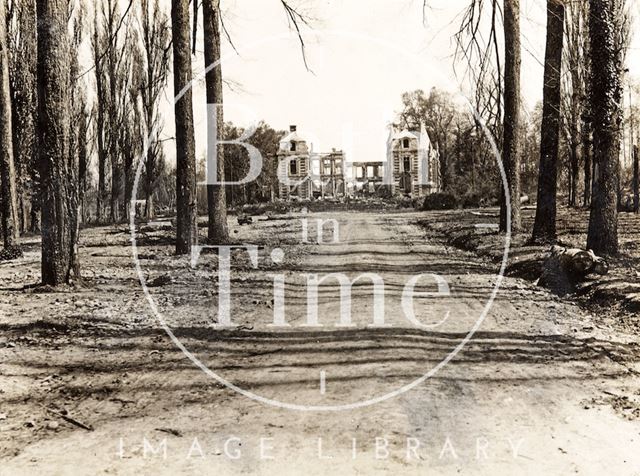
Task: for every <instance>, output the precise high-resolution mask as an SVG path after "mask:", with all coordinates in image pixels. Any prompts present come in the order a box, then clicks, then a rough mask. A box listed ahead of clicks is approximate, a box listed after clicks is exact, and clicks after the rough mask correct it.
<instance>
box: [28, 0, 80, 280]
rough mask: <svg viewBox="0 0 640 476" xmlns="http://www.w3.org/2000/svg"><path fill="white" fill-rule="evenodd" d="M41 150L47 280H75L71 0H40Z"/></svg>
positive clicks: (43, 253)
mask: <svg viewBox="0 0 640 476" xmlns="http://www.w3.org/2000/svg"><path fill="white" fill-rule="evenodd" d="M37 14H38V152H39V164H40V174H41V180H42V201H41V204H42V282H43V284H49V285H54V286H55V285H58V284H61V283H65V282H68V281H69V278H70V272H71V268H72V265H73V264H74V263H75V257H74V252H75V243H74V242H73V223H72V222H73V217H72V214H74V213H76V210H71V209H70V207H69V201H68V200H69V197H70V194H71V190H70V186H69V183H68V180H69V176H70V175H72V174H70V173H69V171H68V170H67V166H68V162H67V159H68V157H69V154H68V140H69V38H68V33H67V1H66V0H41V1H39V2H38V8H37Z"/></svg>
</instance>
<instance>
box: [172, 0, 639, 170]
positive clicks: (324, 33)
mask: <svg viewBox="0 0 640 476" xmlns="http://www.w3.org/2000/svg"><path fill="white" fill-rule="evenodd" d="M221 3H222V8H223V12H224V18H225V23H226V25H227V28H228V30H229V32H230V35H231V37H232V39H233V41H234V44H235V45H236V47H237V48H238V50H239V53H240V55H237V54H236V53H235V52H234V51H233V49H232V48H231V47H230V45H229V44H228V42H227V41H225V42H224V44H223V64H222V67H223V76H224V77H225V80H227V81H230V82H232V83H233V84H234V85H235V86H233V88H232V89H230V88H229V87H228V86H227V87H225V119H226V120H232V121H233V122H234V123H236V124H237V125H241V126H246V125H248V124H249V123H250V122H251V120H252V119H257V120H260V119H263V120H265V121H266V122H268V123H269V124H270V125H271V126H272V127H274V128H276V129H283V130H285V129H288V126H289V124H297V125H298V129H299V130H302V131H306V132H308V133H310V134H311V135H312V136H315V137H316V138H317V139H316V142H320V148H321V149H322V151H328V150H330V149H331V148H332V147H335V148H338V149H341V148H346V149H347V150H348V152H349V153H350V155H349V157H348V159H347V160H350V161H354V160H384V154H385V149H384V140H385V139H386V135H385V133H384V130H383V128H384V126H385V120H388V119H391V118H392V116H393V113H394V112H395V111H398V109H399V107H400V95H401V94H402V92H404V91H408V90H414V89H423V90H425V91H428V90H429V89H430V88H431V87H433V86H437V87H439V88H444V89H448V90H450V91H452V92H455V91H457V90H458V89H459V88H461V87H462V88H463V89H464V87H463V85H460V80H459V79H457V78H456V75H455V73H454V67H453V66H454V65H453V53H454V49H455V45H454V42H453V39H452V35H453V34H454V33H455V31H456V29H457V28H458V27H459V24H460V16H459V15H460V14H461V12H462V11H463V10H464V8H465V6H466V4H467V0H429V2H428V3H429V5H430V7H431V8H430V9H429V10H428V11H427V25H424V24H423V22H422V0H322V1H320V0H306V1H302V0H298V1H297V2H296V1H295V0H292V4H295V5H298V6H299V7H300V8H302V9H303V10H304V12H305V13H307V14H308V15H310V16H311V17H313V20H312V27H313V28H312V29H306V30H305V31H304V33H305V41H306V43H307V49H306V51H307V57H308V63H309V67H310V69H311V70H312V71H313V73H309V72H308V71H306V69H305V67H304V64H303V62H302V57H301V51H300V45H299V42H298V39H297V37H296V36H295V35H294V34H292V33H291V32H290V30H289V27H288V23H287V19H286V17H285V14H284V11H283V9H282V6H281V3H280V0H221ZM163 4H164V6H165V8H166V9H167V12H168V11H169V5H170V1H169V0H163ZM545 5H546V2H545V1H544V0H523V1H522V29H523V37H524V40H523V74H522V76H523V77H522V80H523V81H522V86H523V94H524V97H525V102H526V104H527V105H528V107H529V108H531V107H533V105H535V103H536V102H537V101H539V100H540V99H541V97H542V75H543V68H542V65H541V62H542V59H543V57H544V41H545V37H544V35H545V25H546V12H545ZM639 12H640V10H639V9H637V8H636V9H635V11H634V13H635V14H636V15H638V13H639ZM201 30H202V28H200V32H199V36H200V37H201V34H202V31H201ZM638 40H639V39H638V38H634V42H633V45H632V47H633V49H632V50H631V51H630V54H629V67H630V70H631V74H632V75H633V76H640V61H639V60H638V59H637V58H636V57H637V56H638V55H637V51H638V49H640V42H639V41H638ZM201 45H202V43H201V42H200V44H199V49H200V50H201V49H202V46H201ZM192 59H193V61H194V72H195V74H196V75H197V74H198V73H200V72H201V71H202V70H203V69H204V60H203V56H202V54H201V52H200V54H198V56H197V57H192ZM462 72H463V69H462V68H461V67H460V66H458V73H459V74H460V73H462ZM194 77H195V76H194ZM168 91H169V92H172V91H173V86H172V85H170V87H169V89H168ZM170 96H171V95H170V94H169V93H167V96H166V97H165V99H164V104H163V106H162V110H163V112H164V113H165V117H166V125H165V128H164V133H163V135H164V136H172V135H173V130H174V125H173V114H172V105H171V103H170V101H171V100H172V98H171V97H170ZM247 111H253V113H252V114H250V113H247ZM194 116H195V120H196V142H197V148H198V157H201V156H202V155H203V154H204V150H205V145H206V127H205V124H206V122H205V121H206V118H205V96H204V87H203V83H202V82H200V83H198V84H196V85H195V87H194ZM385 118H386V119H385ZM345 131H352V132H353V135H352V136H351V137H353V139H351V140H347V139H345V140H343V137H345ZM165 144H166V145H167V147H166V149H167V156H168V157H169V159H170V160H173V157H174V156H175V151H174V150H173V149H174V146H173V142H166V143H165Z"/></svg>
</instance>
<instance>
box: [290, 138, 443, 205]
mask: <svg viewBox="0 0 640 476" xmlns="http://www.w3.org/2000/svg"><path fill="white" fill-rule="evenodd" d="M277 159H278V178H279V188H278V192H279V197H280V198H281V199H283V200H292V199H299V200H311V199H327V198H337V199H340V198H343V197H346V196H360V195H373V194H376V193H378V191H379V189H380V187H383V186H386V187H389V188H390V192H391V194H392V195H403V196H407V197H411V198H419V197H422V196H425V195H428V194H430V193H435V192H438V191H440V174H439V170H440V168H439V156H438V151H437V149H436V148H434V147H433V146H432V143H431V140H430V139H429V135H428V134H427V132H426V131H425V130H424V127H423V128H422V130H421V131H418V132H411V131H408V130H402V131H394V130H392V131H391V133H390V137H389V140H388V142H387V160H386V161H375V162H374V161H364V162H348V161H347V160H346V159H347V158H346V157H345V154H344V152H343V151H338V150H335V149H333V150H332V151H331V152H325V153H321V152H316V151H314V150H313V144H312V141H311V140H309V139H308V138H306V137H305V136H304V135H303V134H301V133H300V132H298V130H297V127H296V126H295V125H292V126H290V128H289V133H288V134H287V135H286V136H284V137H283V138H282V139H281V140H280V144H279V148H278V154H277Z"/></svg>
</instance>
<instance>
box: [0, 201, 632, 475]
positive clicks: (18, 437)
mask: <svg viewBox="0 0 640 476" xmlns="http://www.w3.org/2000/svg"><path fill="white" fill-rule="evenodd" d="M426 216H427V218H428V216H429V215H428V214H427V215H426ZM280 218H281V219H277V220H262V219H261V220H260V221H257V222H255V223H254V224H252V225H250V226H246V227H238V226H235V225H234V226H233V232H234V233H233V235H234V237H235V239H236V240H237V242H238V244H240V243H253V244H256V245H259V248H258V256H259V259H258V263H257V266H255V263H254V264H252V263H251V262H250V260H249V255H248V253H247V252H246V251H243V250H241V249H238V250H236V251H234V252H233V254H232V260H231V268H232V273H231V289H232V298H231V313H230V316H231V319H232V321H233V323H234V324H236V325H237V326H238V327H237V328H235V329H223V330H219V329H216V328H214V327H212V324H213V323H215V321H216V319H217V316H216V312H215V310H216V309H217V308H218V291H217V290H218V285H219V280H218V278H217V276H218V272H217V269H218V258H217V255H216V254H215V253H207V250H205V251H204V252H203V253H202V255H201V256H200V257H199V259H198V260H197V263H195V266H190V264H191V263H190V257H189V258H176V257H173V256H171V246H170V244H169V242H168V240H167V239H166V233H167V232H166V231H162V230H161V229H160V228H158V230H159V231H154V230H147V231H143V232H142V233H141V234H140V235H139V238H138V242H137V245H138V254H139V258H140V267H141V270H142V273H143V275H144V276H145V278H146V281H147V282H148V283H154V284H158V285H157V286H154V287H150V288H149V292H150V295H151V296H152V298H153V300H154V301H153V302H154V303H155V304H156V305H157V306H158V309H159V310H160V312H161V315H162V317H163V319H164V322H165V323H166V326H167V328H168V329H170V330H171V331H172V333H173V334H174V335H175V338H176V340H177V341H179V342H180V343H181V344H182V345H183V346H184V347H185V349H186V350H188V352H189V353H190V354H191V357H192V359H193V361H192V360H190V359H189V358H187V356H186V355H185V354H184V353H183V352H182V351H181V350H180V349H179V348H178V347H177V346H176V344H175V343H174V342H173V341H172V340H171V339H170V338H169V337H168V335H167V333H165V331H164V330H163V329H161V327H160V325H159V323H158V320H157V318H156V316H154V315H153V313H152V312H151V308H150V306H149V303H148V302H147V300H146V298H145V296H144V293H143V291H142V288H141V286H140V283H139V282H138V279H137V275H136V272H135V270H134V268H133V266H132V260H131V247H130V242H129V241H128V239H129V236H128V235H127V233H126V230H124V229H121V230H117V229H106V228H97V229H90V230H85V232H84V233H83V250H82V262H83V265H84V270H83V273H84V275H85V276H86V281H85V283H84V284H83V286H82V287H76V288H71V289H66V290H60V291H55V292H53V291H52V290H41V289H40V290H38V289H32V288H29V289H26V290H25V289H22V287H23V286H24V285H28V284H33V283H34V282H35V281H36V280H37V269H38V251H37V242H36V241H35V240H31V241H27V242H26V243H25V246H26V248H27V253H26V254H25V257H24V258H23V259H22V260H20V261H19V262H16V263H14V264H10V265H3V266H2V267H1V268H0V278H1V279H2V284H1V286H2V287H3V288H4V291H3V297H2V301H1V302H0V327H1V328H2V331H3V336H2V337H0V457H1V459H2V464H1V465H0V474H2V475H5V474H7V475H13V474H30V473H34V472H36V471H38V470H39V469H42V468H49V470H48V471H47V473H51V471H50V469H51V468H58V471H57V472H54V474H96V473H98V474H100V473H107V474H236V473H247V474H251V473H257V474H300V473H301V472H304V473H306V474H335V473H338V472H340V473H344V474H358V473H362V474H372V473H376V472H383V471H390V472H392V473H394V474H457V473H462V474H532V475H533V474H535V475H537V474H569V473H577V474H593V475H596V474H598V475H599V474H602V473H605V472H606V473H609V474H621V475H626V474H628V475H638V474H640V404H639V401H640V382H639V378H638V372H640V363H639V360H640V348H639V346H638V344H637V337H634V336H630V335H625V334H623V333H620V332H615V331H614V330H613V329H612V328H611V327H610V326H608V325H607V323H603V322H601V321H600V320H599V319H598V316H591V315H589V314H588V313H587V312H585V311H584V310H581V309H580V308H578V307H576V306H574V305H572V304H570V303H566V302H562V301H560V300H558V299H557V298H555V297H554V296H551V295H549V294H548V293H546V292H545V291H544V290H541V289H537V288H535V287H534V286H533V285H531V284H530V283H527V282H525V281H521V280H517V279H511V278H505V279H504V281H503V282H502V285H501V289H500V291H499V292H498V293H497V296H496V299H495V302H494V303H493V305H492V306H491V309H490V310H489V312H488V313H487V315H486V319H484V321H483V322H482V324H481V325H480V327H479V329H478V330H477V332H476V333H475V335H474V336H473V338H472V340H471V341H470V342H468V343H466V345H464V346H463V347H462V348H461V349H460V350H459V352H458V353H457V354H456V355H455V356H453V357H452V359H451V360H450V361H449V362H448V363H447V364H446V365H442V362H443V361H444V360H445V359H447V358H448V356H450V354H451V353H452V352H453V351H454V350H455V349H456V348H457V347H458V346H459V345H460V344H461V343H463V340H464V339H465V337H466V336H467V335H468V333H469V332H470V330H471V329H473V327H474V325H475V324H476V323H477V321H478V318H479V317H480V316H481V314H482V311H483V309H484V308H485V307H486V305H487V302H488V299H489V298H490V296H491V293H492V290H493V289H494V287H495V285H496V281H497V279H498V276H497V273H498V271H499V268H498V267H497V266H496V265H495V264H493V263H490V262H485V261H482V260H480V259H478V258H475V257H474V256H472V255H470V254H466V253H464V252H461V251H459V250H454V249H451V248H447V247H446V246H445V245H444V244H443V241H442V240H441V239H440V238H441V237H439V236H425V231H424V229H423V228H420V227H418V226H416V224H415V223H416V221H417V220H418V219H424V218H425V214H424V213H420V214H417V213H400V212H397V213H382V214H381V213H347V212H340V213H322V214H309V215H301V214H298V215H296V216H289V217H280ZM305 218H306V219H307V223H308V226H307V232H308V233H307V234H308V241H309V243H302V242H301V239H302V236H303V235H302V233H303V224H302V223H303V222H302V221H301V220H302V219H305ZM318 219H322V220H330V219H336V220H337V222H338V224H339V240H338V241H337V242H335V243H334V242H333V241H332V238H333V236H332V233H331V226H330V223H328V224H327V226H326V229H325V233H324V234H323V243H322V244H317V243H315V244H314V243H313V241H315V240H316V238H317V235H316V233H315V231H316V220H318ZM275 248H279V249H282V250H283V253H284V259H283V261H282V262H281V263H274V262H273V261H274V260H273V259H271V257H273V256H275V257H276V258H277V257H278V256H277V253H276V254H275V255H273V254H271V253H272V251H273V249H275ZM275 261H278V260H277V259H276V260H275ZM330 273H342V274H344V276H345V277H346V278H348V279H349V281H351V280H354V279H355V278H357V277H358V276H360V277H361V278H362V279H359V280H357V281H355V282H354V283H353V285H352V286H351V296H352V300H351V316H350V317H351V319H350V321H349V320H348V319H347V318H346V317H343V320H342V321H341V320H340V291H341V288H340V287H339V286H338V281H337V280H336V279H333V280H331V279H328V280H326V281H324V282H322V283H321V284H320V285H319V287H318V293H317V295H318V324H321V325H322V327H318V326H311V327H310V326H305V324H309V317H308V301H309V299H308V298H309V288H310V286H309V283H310V282H313V275H318V277H319V278H322V277H323V276H325V275H327V274H330ZM366 273H368V276H366V275H365V276H362V275H363V274H366ZM274 275H282V278H283V280H284V283H285V285H284V297H285V314H284V315H285V319H286V323H287V324H288V326H287V327H284V326H276V327H274V326H273V325H272V324H273V322H274V307H277V305H276V304H277V298H275V300H274V292H273V279H274V278H273V276H274ZM417 275H424V276H422V277H421V278H420V279H417V280H416V282H415V291H416V292H417V294H416V295H415V296H414V298H413V301H412V303H413V308H414V309H415V314H416V318H417V319H418V320H419V322H420V323H421V324H422V326H423V327H418V326H417V325H416V324H415V323H412V322H411V321H410V320H409V319H408V318H407V317H406V308H405V309H403V306H402V295H403V290H404V289H406V286H407V284H408V283H410V282H411V280H412V278H413V277H415V276H417ZM436 276H437V277H439V278H441V279H442V280H444V282H446V285H447V288H448V290H449V293H448V294H447V293H445V292H442V291H443V289H442V288H441V289H440V291H441V292H440V293H439V294H438V293H437V291H438V287H437V282H438V281H437V280H438V278H437V277H436ZM157 278H163V279H159V280H158V279H157ZM371 278H373V279H378V278H379V279H380V282H379V283H378V284H379V286H380V285H382V286H384V297H385V298H384V311H385V312H384V324H385V326H381V325H373V324H376V322H375V321H374V315H375V312H376V309H378V310H379V309H380V306H381V303H380V302H378V303H375V304H374V299H373V296H372V294H373V287H372V285H371ZM380 283H382V284H380ZM342 290H343V291H344V287H343V288H342ZM42 291H48V292H42ZM418 293H421V294H418ZM427 293H428V294H427ZM312 295H313V293H312ZM341 324H342V325H341ZM377 324H381V322H379V321H378V322H377ZM194 361H197V362H199V363H200V364H201V365H202V366H203V367H205V368H207V369H208V370H209V371H210V372H211V373H212V374H213V373H215V376H218V377H220V378H222V379H225V380H226V381H228V382H230V383H232V384H233V385H235V386H237V387H239V388H240V389H242V390H243V391H244V392H245V393H251V395H255V396H257V397H259V398H261V399H263V401H257V400H255V399H252V398H249V397H248V396H246V395H240V394H239V393H237V392H235V391H233V390H230V389H229V388H227V387H225V386H224V385H222V384H221V383H220V382H219V381H217V380H215V378H212V375H208V374H206V373H205V372H204V371H203V370H202V369H201V368H198V367H197V366H196V364H194ZM435 369H437V372H436V373H434V374H433V375H431V376H430V377H429V378H428V379H426V380H424V381H421V382H418V383H417V384H416V383H415V382H416V380H417V379H420V378H423V377H424V376H425V374H427V375H428V374H429V373H430V372H435ZM412 385H414V386H413V388H408V387H411V386H412ZM402 389H406V391H401V390H402ZM387 396H389V398H386V397H387ZM265 399H266V400H269V402H270V403H265V402H264V400H265ZM371 400H374V401H376V402H377V403H375V404H372V405H367V406H363V405H364V403H366V402H367V401H371ZM363 402H364V403H363ZM283 406H285V407H295V408H297V410H293V409H288V408H283ZM344 406H350V407H352V408H350V409H344V408H343V407H344ZM309 407H313V408H314V409H313V410H311V411H308V410H309ZM326 407H340V408H342V409H341V410H336V411H321V410H322V408H325V409H326ZM52 410H53V411H55V412H57V413H53V412H52ZM305 410H307V411H305ZM61 414H63V415H65V416H66V417H67V418H69V417H70V418H72V419H73V420H74V421H76V422H77V423H78V422H79V423H81V424H84V425H86V426H90V427H92V428H93V431H87V430H86V429H83V428H80V427H79V426H78V425H77V423H76V424H74V423H70V422H69V420H68V419H66V420H65V419H64V418H63V417H61V416H60V415H61Z"/></svg>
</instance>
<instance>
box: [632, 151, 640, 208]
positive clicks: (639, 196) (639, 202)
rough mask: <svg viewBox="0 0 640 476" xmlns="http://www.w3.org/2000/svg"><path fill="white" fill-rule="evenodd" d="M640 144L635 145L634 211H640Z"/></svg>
mask: <svg viewBox="0 0 640 476" xmlns="http://www.w3.org/2000/svg"><path fill="white" fill-rule="evenodd" d="M638 162H639V158H638V146H637V145H634V146H633V179H632V185H633V211H634V212H635V213H640V166H639V164H638Z"/></svg>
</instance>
